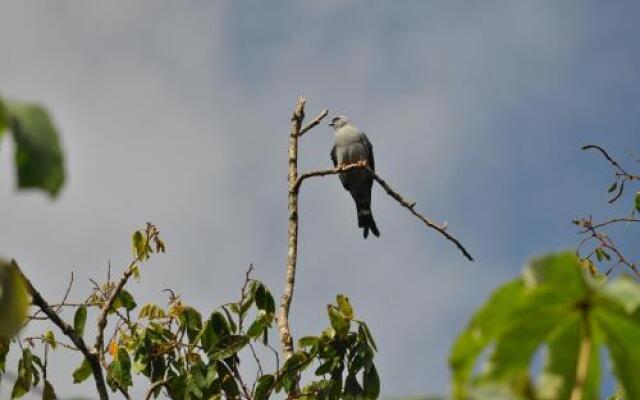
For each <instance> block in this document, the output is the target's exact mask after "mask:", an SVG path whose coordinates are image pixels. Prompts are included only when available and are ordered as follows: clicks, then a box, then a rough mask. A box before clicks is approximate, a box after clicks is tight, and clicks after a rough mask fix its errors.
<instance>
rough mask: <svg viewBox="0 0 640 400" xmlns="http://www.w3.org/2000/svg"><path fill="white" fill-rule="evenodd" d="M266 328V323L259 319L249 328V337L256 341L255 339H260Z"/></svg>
mask: <svg viewBox="0 0 640 400" xmlns="http://www.w3.org/2000/svg"><path fill="white" fill-rule="evenodd" d="M265 327H266V326H265V324H264V322H263V321H262V319H261V318H258V319H256V320H255V321H253V323H252V324H251V326H250V327H249V330H248V331H247V336H249V337H250V338H252V339H255V338H257V337H259V336H260V335H262V331H264V328H265Z"/></svg>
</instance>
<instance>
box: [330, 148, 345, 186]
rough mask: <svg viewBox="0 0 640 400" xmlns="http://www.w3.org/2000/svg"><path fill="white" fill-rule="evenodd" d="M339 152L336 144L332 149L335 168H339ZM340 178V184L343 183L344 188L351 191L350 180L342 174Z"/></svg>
mask: <svg viewBox="0 0 640 400" xmlns="http://www.w3.org/2000/svg"><path fill="white" fill-rule="evenodd" d="M337 151H338V148H337V146H336V145H335V144H334V145H333V148H332V149H331V161H333V166H334V167H335V168H337V167H338V155H337ZM338 176H339V177H340V182H342V186H343V187H344V188H345V189H347V190H349V180H348V179H347V176H346V175H345V174H344V173H341V174H339V175H338Z"/></svg>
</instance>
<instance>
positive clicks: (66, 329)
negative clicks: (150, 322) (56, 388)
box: [12, 261, 109, 400]
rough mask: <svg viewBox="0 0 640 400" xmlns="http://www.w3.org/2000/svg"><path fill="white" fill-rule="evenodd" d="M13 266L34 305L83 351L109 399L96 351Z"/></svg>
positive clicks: (105, 399)
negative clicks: (90, 348) (90, 347)
mask: <svg viewBox="0 0 640 400" xmlns="http://www.w3.org/2000/svg"><path fill="white" fill-rule="evenodd" d="M12 264H13V267H14V268H15V269H16V271H17V272H18V274H20V277H21V278H22V280H23V282H24V284H25V287H26V289H27V291H28V292H29V295H31V299H32V302H33V304H34V305H36V306H37V307H38V308H40V310H42V312H43V313H44V314H45V315H46V316H47V317H49V319H50V320H51V322H53V323H54V324H55V325H56V326H57V327H58V328H60V330H61V331H62V333H64V334H65V335H66V336H67V337H68V338H69V339H71V341H72V342H73V344H74V345H75V346H76V347H77V348H78V350H80V351H81V352H82V354H83V355H84V357H85V359H86V360H87V362H88V363H89V365H90V366H91V371H92V372H93V378H94V380H95V381H96V389H97V390H98V395H99V396H100V400H108V399H109V393H108V392H107V386H106V384H105V380H104V375H103V373H102V367H101V366H100V360H99V357H98V354H97V353H96V352H95V351H91V350H89V347H87V344H86V343H85V341H84V339H83V338H82V336H79V335H77V334H76V332H75V330H74V329H73V327H72V326H71V325H69V324H68V323H67V322H65V321H64V320H63V319H62V318H61V317H60V316H59V315H58V314H57V313H56V312H55V311H54V310H53V308H51V306H50V305H49V303H47V301H46V300H45V299H44V298H43V297H42V295H41V294H40V292H38V290H37V289H36V288H35V287H34V286H33V284H32V283H31V281H30V280H29V279H28V278H27V277H26V276H25V275H24V273H23V272H22V270H21V269H20V267H19V266H18V264H17V263H16V262H15V261H13V262H12Z"/></svg>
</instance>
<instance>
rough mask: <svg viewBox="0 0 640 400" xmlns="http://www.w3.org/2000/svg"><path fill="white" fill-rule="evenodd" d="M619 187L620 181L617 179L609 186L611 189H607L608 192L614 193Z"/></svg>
mask: <svg viewBox="0 0 640 400" xmlns="http://www.w3.org/2000/svg"><path fill="white" fill-rule="evenodd" d="M617 188H618V181H615V182H613V183H612V184H611V186H609V189H607V192H609V193H612V192H613V191H614V190H616V189H617Z"/></svg>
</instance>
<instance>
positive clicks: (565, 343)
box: [537, 314, 600, 400]
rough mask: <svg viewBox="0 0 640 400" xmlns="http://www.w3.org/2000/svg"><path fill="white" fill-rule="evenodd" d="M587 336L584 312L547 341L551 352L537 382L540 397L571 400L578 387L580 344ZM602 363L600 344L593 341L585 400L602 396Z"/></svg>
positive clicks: (565, 321)
mask: <svg viewBox="0 0 640 400" xmlns="http://www.w3.org/2000/svg"><path fill="white" fill-rule="evenodd" d="M583 338H584V321H583V318H582V316H581V315H578V314H576V315H573V316H571V317H569V318H567V319H566V320H564V321H563V322H562V324H561V326H560V327H558V329H556V330H555V332H554V334H553V335H552V336H551V337H550V338H549V340H548V341H547V346H548V351H547V354H546V360H545V364H544V370H543V371H542V373H541V374H540V377H539V379H538V384H537V394H538V397H537V398H538V399H539V400H557V399H569V398H570V395H571V391H572V389H573V387H574V386H575V381H576V369H577V365H578V357H579V353H580V346H581V344H582V340H583ZM599 387H600V362H599V351H598V345H597V344H596V343H593V344H592V346H591V352H590V354H589V369H588V372H587V377H586V380H585V385H584V389H583V395H582V400H597V399H599Z"/></svg>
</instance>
